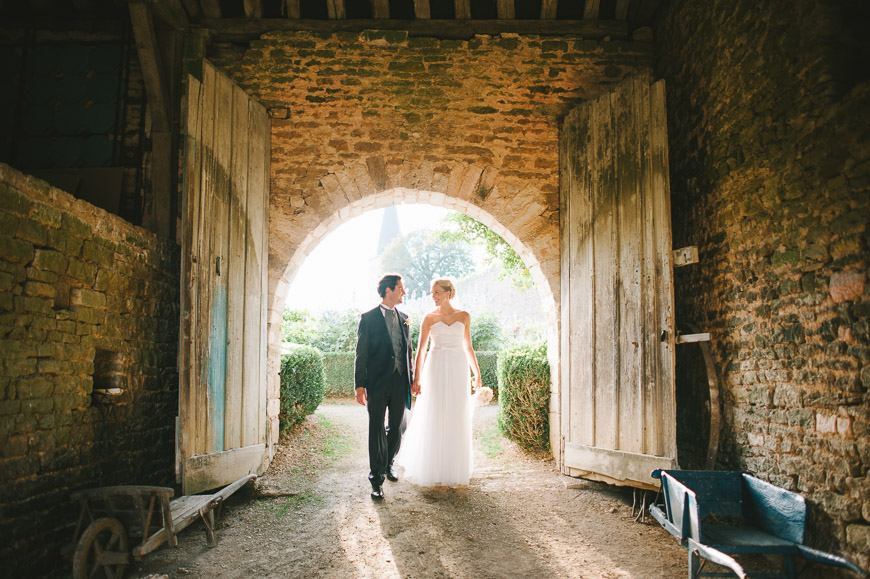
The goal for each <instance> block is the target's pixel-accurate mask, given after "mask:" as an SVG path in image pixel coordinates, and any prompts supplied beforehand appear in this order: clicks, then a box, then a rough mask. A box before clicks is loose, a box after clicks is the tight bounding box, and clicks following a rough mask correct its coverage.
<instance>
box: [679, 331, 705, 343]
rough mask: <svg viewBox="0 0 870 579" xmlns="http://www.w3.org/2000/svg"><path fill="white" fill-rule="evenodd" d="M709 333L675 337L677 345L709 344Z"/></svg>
mask: <svg viewBox="0 0 870 579" xmlns="http://www.w3.org/2000/svg"><path fill="white" fill-rule="evenodd" d="M709 341H710V332H701V333H699V334H679V335H677V343H678V344H692V343H694V342H709Z"/></svg>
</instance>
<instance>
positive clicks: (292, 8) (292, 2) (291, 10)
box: [284, 0, 302, 20]
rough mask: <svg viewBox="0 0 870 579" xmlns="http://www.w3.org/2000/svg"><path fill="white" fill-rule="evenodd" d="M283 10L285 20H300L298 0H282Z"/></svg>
mask: <svg viewBox="0 0 870 579" xmlns="http://www.w3.org/2000/svg"><path fill="white" fill-rule="evenodd" d="M284 10H285V14H286V16H287V18H290V19H292V20H299V19H300V18H302V7H301V6H300V4H299V0H284Z"/></svg>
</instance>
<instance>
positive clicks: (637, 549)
mask: <svg viewBox="0 0 870 579" xmlns="http://www.w3.org/2000/svg"><path fill="white" fill-rule="evenodd" d="M497 412H498V408H497V406H496V405H494V404H490V405H488V406H484V407H481V408H477V409H476V410H475V423H474V437H475V442H474V447H475V465H476V468H475V472H474V476H473V477H472V479H471V484H470V485H469V486H468V488H465V489H458V490H450V489H424V488H419V487H415V486H413V485H411V484H410V483H408V482H406V481H403V480H399V482H395V483H391V482H387V483H386V485H385V488H384V491H385V494H386V498H385V499H384V500H383V501H382V502H374V501H372V500H371V498H370V497H369V492H370V490H371V488H370V486H369V483H368V480H367V479H366V475H367V474H368V457H367V452H366V440H365V432H366V420H367V416H366V412H365V409H364V408H362V407H361V406H358V405H356V404H355V403H354V402H352V401H346V402H345V401H341V402H329V403H325V404H323V405H321V407H320V408H319V409H318V410H317V413H316V414H315V415H314V416H312V417H309V419H308V421H307V422H306V423H304V424H302V425H300V426H299V427H297V428H296V429H295V430H294V431H293V432H291V433H290V434H289V435H288V436H287V437H286V438H285V439H284V440H282V443H281V446H280V450H279V453H278V455H277V456H276V458H275V461H274V462H273V463H272V466H271V467H270V469H269V471H268V472H267V473H266V474H265V475H264V476H263V477H261V478H260V480H259V485H258V488H257V490H256V491H254V490H248V489H245V490H243V491H239V492H238V493H237V494H236V495H234V496H233V497H231V498H230V499H229V501H227V503H226V504H225V505H224V507H223V512H222V513H221V518H220V522H219V525H218V532H217V541H218V544H217V546H216V547H214V548H208V547H207V546H206V541H205V533H204V527H203V524H202V522H199V521H198V522H196V523H194V524H193V525H191V526H190V527H188V528H187V529H185V530H184V531H183V532H182V533H181V534H180V535H179V548H178V549H172V548H170V547H168V546H163V547H161V548H160V549H158V550H157V551H155V552H154V553H151V554H149V555H147V556H146V557H145V558H144V560H143V561H142V562H141V563H138V564H136V565H134V566H131V568H129V569H128V575H127V576H128V577H134V578H149V579H157V578H164V577H169V578H175V577H335V578H338V577H341V578H346V577H481V578H488V577H585V578H598V577H606V578H616V577H620V578H622V577H633V578H644V579H646V578H657V577H684V576H685V575H686V566H687V563H686V551H685V550H684V549H683V548H681V547H680V546H679V545H678V544H677V542H676V541H675V540H674V538H673V537H671V536H670V535H668V534H667V533H666V532H665V531H664V530H663V529H662V528H661V527H660V526H659V525H658V523H656V522H655V521H654V520H653V519H651V518H650V517H649V516H647V519H646V522H636V521H635V520H634V517H633V516H632V498H633V497H632V491H631V490H630V489H620V488H617V487H611V486H608V485H605V484H601V483H594V482H587V481H582V480H578V479H572V478H569V477H564V476H562V475H561V474H559V473H558V471H556V470H555V467H554V463H553V461H552V460H551V459H546V458H541V457H534V456H530V455H529V454H527V453H524V452H523V451H521V450H520V449H518V448H517V446H516V445H514V444H513V443H512V442H510V441H508V440H507V439H505V438H503V437H502V436H501V434H500V433H499V430H498V426H497V416H496V415H497ZM282 493H290V494H285V495H284V496H280V495H281V494H282ZM270 494H273V495H279V496H268V495H270Z"/></svg>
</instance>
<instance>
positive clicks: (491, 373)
mask: <svg viewBox="0 0 870 579" xmlns="http://www.w3.org/2000/svg"><path fill="white" fill-rule="evenodd" d="M475 353H476V354H477V365H478V366H480V378H481V379H482V380H483V385H484V386H489V387H490V388H492V394H493V396H494V397H497V396H498V352H486V351H484V352H475Z"/></svg>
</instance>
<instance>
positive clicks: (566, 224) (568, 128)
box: [556, 110, 579, 472]
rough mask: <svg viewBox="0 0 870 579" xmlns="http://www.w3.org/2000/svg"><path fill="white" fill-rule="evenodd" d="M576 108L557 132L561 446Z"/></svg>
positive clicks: (566, 405) (566, 436) (566, 413)
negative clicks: (560, 273)
mask: <svg viewBox="0 0 870 579" xmlns="http://www.w3.org/2000/svg"><path fill="white" fill-rule="evenodd" d="M578 114H579V110H574V111H571V112H569V113H568V115H567V116H566V117H565V121H564V123H563V124H562V128H561V130H560V131H559V268H560V271H561V272H562V275H561V276H560V277H561V279H560V282H561V291H560V296H561V300H562V301H561V307H560V308H559V312H560V316H561V320H560V328H559V330H560V334H559V360H560V364H561V368H560V374H561V376H562V384H561V386H562V391H561V393H560V397H561V400H560V406H561V409H562V411H561V414H560V416H559V431H560V432H561V435H562V445H561V446H562V447H563V448H564V442H565V440H573V439H574V437H573V436H572V435H571V432H570V430H571V420H570V416H571V412H570V409H571V397H572V396H571V395H572V388H571V365H572V364H571V362H572V360H571V354H572V350H571V331H570V330H571V313H570V310H571V267H570V264H571V231H570V227H571V215H570V210H571V195H572V193H573V190H574V189H575V186H574V182H575V180H576V179H577V175H576V174H575V173H574V171H573V170H572V169H573V166H574V163H573V160H574V155H576V154H577V153H576V151H575V148H576V145H575V143H576V141H577V128H576V123H575V119H576V117H577V116H578ZM556 460H557V462H558V464H559V466H560V467H561V468H562V471H563V472H565V471H564V468H565V462H564V455H560V456H556Z"/></svg>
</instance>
